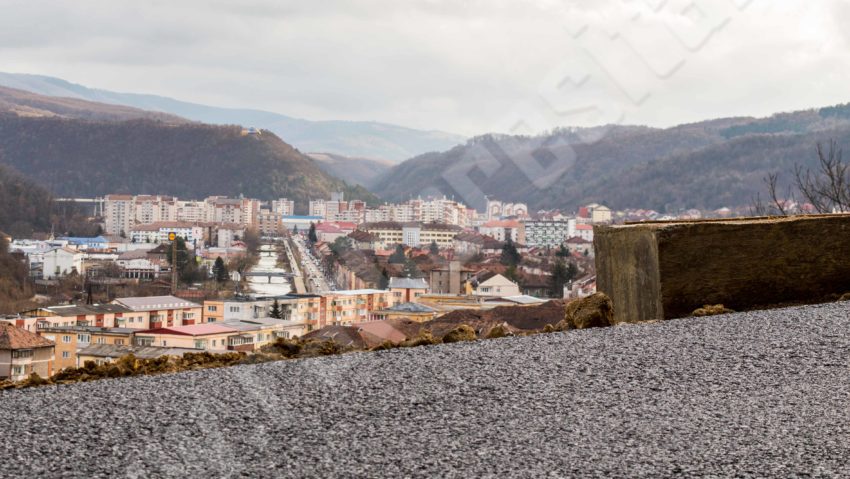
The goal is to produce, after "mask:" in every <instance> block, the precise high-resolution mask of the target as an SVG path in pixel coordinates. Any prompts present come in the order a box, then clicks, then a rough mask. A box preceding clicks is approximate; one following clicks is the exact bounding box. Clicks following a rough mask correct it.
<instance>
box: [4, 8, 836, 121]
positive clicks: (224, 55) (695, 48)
mask: <svg viewBox="0 0 850 479" xmlns="http://www.w3.org/2000/svg"><path fill="white" fill-rule="evenodd" d="M3 4H4V5H3V10H4V12H11V14H8V15H6V14H4V15H2V16H0V58H3V67H2V69H3V70H8V71H17V72H29V73H39V74H45V75H53V76H59V77H62V78H65V79H68V80H70V81H74V82H77V83H82V84H85V85H87V86H92V87H98V88H105V89H111V90H119V91H134V92H148V93H156V94H162V95H167V96H173V97H176V98H179V99H183V100H189V101H196V102H202V103H210V104H215V105H220V106H238V107H254V108H261V109H268V110H273V111H277V112H280V113H284V114H288V115H292V116H300V117H305V118H311V119H349V120H377V121H385V122H392V123H399V124H402V125H407V126H412V127H417V128H427V129H442V130H448V131H454V132H458V133H464V134H468V135H472V134H478V133H483V132H486V131H492V130H501V131H505V130H508V129H510V128H511V127H512V126H513V125H517V124H523V125H525V128H526V129H528V130H530V131H540V130H544V129H550V128H553V127H555V126H570V125H577V126H587V125H592V124H597V123H606V122H617V121H626V122H629V123H643V124H650V125H671V124H676V123H680V122H687V121H696V120H699V119H703V118H709V117H716V116H732V115H764V114H769V113H772V112H776V111H783V110H789V109H796V108H808V107H813V106H818V105H825V104H834V103H839V102H844V101H848V100H850V98H848V97H850V94H848V93H846V88H845V85H846V84H847V83H848V80H850V78H848V77H850V68H848V67H850V64H849V63H850V56H848V55H847V54H846V51H847V47H848V43H850V41H848V40H849V39H848V34H847V32H846V30H845V28H844V25H847V21H848V20H850V8H848V6H847V4H846V3H845V2H842V1H840V0H828V1H823V2H817V3H815V2H805V1H803V0H785V1H775V2H773V1H769V0H754V1H752V2H748V1H747V0H687V1H684V0H600V1H584V0H583V1H572V2H569V1H561V0H536V1H530V2H522V3H521V2H515V1H508V0H486V1H485V0H468V1H457V0H452V1H449V0H445V1H444V0H431V1H428V0H422V1H416V2H399V1H391V0H365V1H357V2H354V1H341V0H327V1H315V2H297V1H273V0H248V1H238V2H237V1H225V0H217V1H209V2H202V1H186V0H184V1H181V2H171V1H154V2H141V1H140V2H115V1H75V2H64V1H46V2H31V1H17V0H11V1H9V0H7V1H4V2H3ZM742 5H744V7H741V6H742Z"/></svg>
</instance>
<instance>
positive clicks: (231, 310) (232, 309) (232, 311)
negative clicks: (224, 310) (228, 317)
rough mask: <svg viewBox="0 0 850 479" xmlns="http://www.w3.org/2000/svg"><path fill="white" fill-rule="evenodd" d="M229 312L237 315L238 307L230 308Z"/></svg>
mask: <svg viewBox="0 0 850 479" xmlns="http://www.w3.org/2000/svg"><path fill="white" fill-rule="evenodd" d="M230 312H231V313H238V312H239V306H231V307H230Z"/></svg>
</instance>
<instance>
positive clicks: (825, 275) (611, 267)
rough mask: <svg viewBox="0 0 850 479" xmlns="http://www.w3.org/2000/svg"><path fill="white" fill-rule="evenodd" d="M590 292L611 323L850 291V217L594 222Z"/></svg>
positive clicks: (809, 299)
mask: <svg viewBox="0 0 850 479" xmlns="http://www.w3.org/2000/svg"><path fill="white" fill-rule="evenodd" d="M593 243H594V244H593V246H594V249H595V251H596V272H597V283H596V284H597V290H599V291H600V292H603V293H605V294H607V295H608V296H609V297H610V298H611V300H612V301H613V302H614V320H615V321H616V322H636V321H647V320H653V319H670V318H678V317H683V316H688V315H689V314H690V313H691V312H692V311H693V310H695V309H697V308H699V307H701V306H703V305H705V304H723V305H725V306H726V307H728V308H731V309H734V310H736V311H741V310H745V309H752V308H755V307H761V306H769V305H775V304H780V303H788V302H814V301H818V300H821V299H824V298H826V297H828V296H830V295H835V294H837V295H840V294H842V293H845V292H848V291H850V215H812V216H796V217H783V218H737V219H729V220H704V221H688V222H650V223H637V224H628V225H622V226H596V227H595V228H594V240H593Z"/></svg>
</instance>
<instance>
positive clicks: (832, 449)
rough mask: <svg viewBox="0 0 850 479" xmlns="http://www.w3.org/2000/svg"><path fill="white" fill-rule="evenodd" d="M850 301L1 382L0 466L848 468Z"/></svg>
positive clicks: (644, 472) (451, 472) (339, 470)
mask: <svg viewBox="0 0 850 479" xmlns="http://www.w3.org/2000/svg"><path fill="white" fill-rule="evenodd" d="M848 313H850V303H836V304H831V305H822V306H812V307H804V308H791V309H784V310H774V311H766V312H755V313H747V314H734V315H728V316H718V317H709V318H702V319H685V320H677V321H668V322H664V323H656V324H645V325H626V326H617V327H613V328H608V329H597V330H586V331H571V332H568V333H558V334H543V335H537V336H533V337H523V338H505V339H499V340H487V341H480V342H476V343H465V344H450V345H439V346H432V347H423V348H413V349H404V350H392V351H385V352H380V353H358V354H348V355H344V356H339V357H331V358H317V359H309V360H298V361H287V362H278V363H271V364H263V365H257V366H242V367H236V368H229V369H219V370H207V371H198V372H190V373H181V374H174V375H168V376H159V377H146V378H128V379H121V380H107V381H100V382H94V383H88V384H78V385H71V386H61V387H48V388H41V389H30V390H20V391H9V392H5V393H0V409H2V414H0V432H2V433H0V475H2V476H3V477H60V476H62V477H71V476H76V477H107V476H109V477H115V476H131V477H221V476H228V477H232V476H243V475H244V476H268V477H277V476H291V477H357V476H371V477H387V476H390V477H398V476H408V477H411V476H412V477H417V476H421V477H434V476H439V477H482V476H485V477H486V476H489V477H511V476H515V477H570V476H580V477H590V476H599V477H603V476H606V477H668V476H674V475H679V476H685V477H687V476H721V477H728V476H735V475H737V476H743V477H765V476H766V477H795V476H803V475H805V476H814V477H848V476H850V405H848V401H850V369H848V366H850V337H848V325H849V324H850V318H849V317H848Z"/></svg>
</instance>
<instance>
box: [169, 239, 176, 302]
mask: <svg viewBox="0 0 850 479" xmlns="http://www.w3.org/2000/svg"><path fill="white" fill-rule="evenodd" d="M168 239H169V240H171V294H172V295H174V294H175V293H177V235H176V234H174V233H168Z"/></svg>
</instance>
